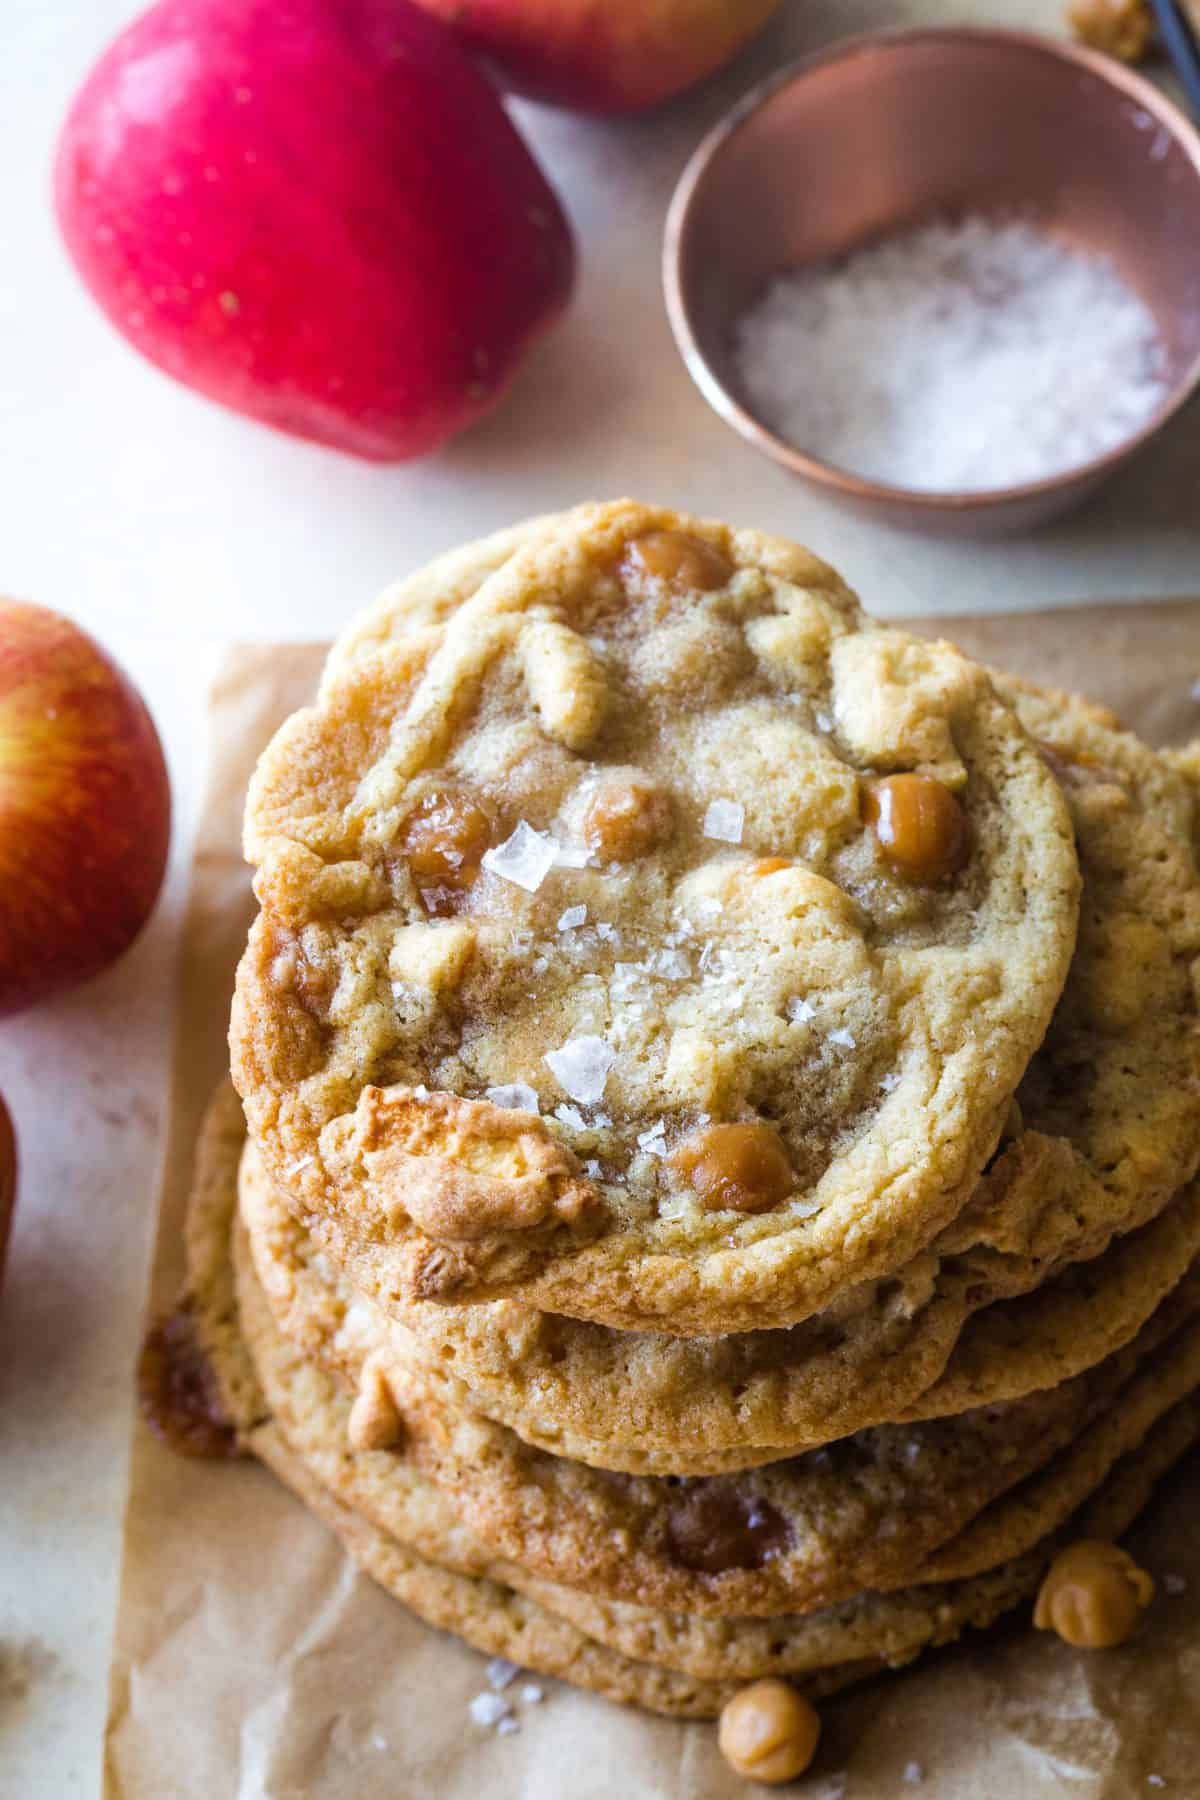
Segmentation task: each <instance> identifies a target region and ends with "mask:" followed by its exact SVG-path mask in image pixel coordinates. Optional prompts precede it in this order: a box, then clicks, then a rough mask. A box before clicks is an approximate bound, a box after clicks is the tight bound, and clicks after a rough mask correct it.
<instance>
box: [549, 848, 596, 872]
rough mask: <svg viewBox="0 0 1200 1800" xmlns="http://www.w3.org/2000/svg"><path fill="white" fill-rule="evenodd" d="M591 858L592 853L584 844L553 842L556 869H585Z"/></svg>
mask: <svg viewBox="0 0 1200 1800" xmlns="http://www.w3.org/2000/svg"><path fill="white" fill-rule="evenodd" d="M591 860H592V853H591V851H590V850H589V849H588V848H587V847H586V845H584V844H555V846H554V866H555V868H556V869H586V868H587V866H588V864H589V863H590V862H591Z"/></svg>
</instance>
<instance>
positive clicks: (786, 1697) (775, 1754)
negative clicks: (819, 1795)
mask: <svg viewBox="0 0 1200 1800" xmlns="http://www.w3.org/2000/svg"><path fill="white" fill-rule="evenodd" d="M820 1736H821V1721H820V1719H819V1718H818V1717H817V1714H816V1712H815V1711H814V1709H813V1707H812V1706H811V1704H810V1703H809V1701H807V1700H806V1699H805V1698H804V1695H803V1694H798V1693H797V1692H796V1690H795V1688H794V1687H789V1686H788V1684H787V1682H786V1681H776V1680H773V1679H769V1680H766V1681H756V1682H753V1683H752V1684H751V1686H750V1687H744V1688H743V1689H742V1691H741V1692H740V1693H739V1694H735V1695H734V1696H733V1699H732V1700H727V1701H726V1702H725V1705H724V1707H723V1709H722V1712H721V1718H720V1722H719V1724H718V1726H717V1743H718V1744H719V1746H720V1750H721V1755H722V1756H723V1757H724V1758H725V1761H726V1762H727V1763H728V1764H729V1766H730V1768H731V1769H732V1770H733V1772H734V1774H735V1775H741V1776H742V1777H743V1778H744V1779H745V1780H746V1781H757V1782H765V1783H766V1785H767V1786H768V1787H777V1786H779V1785H780V1783H782V1782H785V1781H795V1779H796V1777H797V1776H798V1775H803V1773H804V1771H805V1769H807V1768H808V1766H809V1764H810V1763H811V1762H812V1759H813V1757H814V1756H815V1755H816V1753H817V1744H818V1742H819V1740H820Z"/></svg>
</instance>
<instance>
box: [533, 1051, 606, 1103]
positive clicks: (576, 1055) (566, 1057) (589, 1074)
mask: <svg viewBox="0 0 1200 1800" xmlns="http://www.w3.org/2000/svg"><path fill="white" fill-rule="evenodd" d="M616 1060H617V1053H616V1051H615V1050H613V1049H612V1047H611V1046H610V1045H609V1044H606V1043H605V1041H604V1039H603V1038H602V1037H590V1036H589V1037H576V1038H568V1039H567V1041H566V1043H565V1044H563V1045H562V1047H561V1049H558V1050H551V1051H549V1052H548V1054H547V1055H546V1056H545V1057H544V1058H543V1061H544V1062H545V1063H546V1064H547V1065H548V1067H549V1069H550V1072H551V1074H552V1075H553V1076H554V1078H555V1080H556V1081H557V1082H558V1084H559V1086H560V1087H561V1088H563V1090H564V1091H565V1092H566V1093H568V1094H569V1095H570V1096H571V1098H572V1100H578V1102H579V1104H580V1105H581V1106H594V1105H595V1103H596V1101H597V1100H599V1099H600V1098H601V1096H602V1095H603V1093H604V1084H605V1082H606V1081H607V1080H608V1071H609V1070H610V1069H611V1068H612V1066H613V1064H614V1063H615V1062H616Z"/></svg>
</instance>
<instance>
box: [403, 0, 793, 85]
mask: <svg viewBox="0 0 1200 1800" xmlns="http://www.w3.org/2000/svg"><path fill="white" fill-rule="evenodd" d="M417 4H418V5H419V6H422V7H424V9H425V11H426V12H428V13H432V14H433V15H434V17H435V18H438V19H441V20H442V22H443V24H446V25H449V26H450V27H451V29H452V30H453V31H454V32H455V34H456V35H457V37H458V38H459V39H460V41H461V42H462V43H463V44H465V45H466V47H467V48H468V49H469V50H472V51H474V52H475V53H476V55H479V56H481V57H483V58H484V59H485V61H486V62H487V63H489V64H490V65H491V66H492V68H493V69H494V70H495V72H496V74H497V75H498V76H499V78H500V80H501V81H502V82H503V83H504V85H505V86H506V87H509V88H511V89H512V90H513V92H514V93H518V94H524V95H525V96H526V97H527V98H529V99H530V100H545V101H547V102H549V104H550V105H552V106H568V107H574V108H577V109H578V110H579V111H580V112H595V113H623V112H641V111H642V110H643V109H644V108H646V107H649V106H657V105H659V104H660V102H662V101H663V100H669V99H670V98H671V96H672V95H673V94H679V93H682V92H683V90H684V88H689V87H692V86H693V85H694V84H695V83H696V82H697V81H701V80H703V78H704V77H705V76H706V75H711V74H712V73H713V71H714V70H715V69H719V68H720V67H721V66H722V65H723V64H724V63H727V62H728V61H729V59H730V57H731V56H733V55H735V54H736V52H737V51H738V50H740V49H741V47H742V45H743V44H745V43H746V42H747V41H748V40H749V39H750V38H751V37H753V36H754V34H755V32H756V31H758V30H759V28H760V27H761V26H762V25H764V24H765V23H766V21H767V20H768V19H769V18H770V16H771V14H772V13H773V12H775V11H776V10H777V8H778V6H779V0H641V3H640V4H638V5H632V4H621V3H620V0H417Z"/></svg>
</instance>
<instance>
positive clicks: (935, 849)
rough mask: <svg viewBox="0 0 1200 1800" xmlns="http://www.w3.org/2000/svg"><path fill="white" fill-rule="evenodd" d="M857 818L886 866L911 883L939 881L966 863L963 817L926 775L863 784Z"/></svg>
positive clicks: (966, 835) (966, 831) (949, 795)
mask: <svg viewBox="0 0 1200 1800" xmlns="http://www.w3.org/2000/svg"><path fill="white" fill-rule="evenodd" d="M863 817H864V819H865V820H866V822H867V824H868V825H869V826H870V828H871V830H872V831H873V832H874V833H875V836H876V838H877V839H878V840H879V847H880V849H881V850H882V851H883V854H884V856H885V857H886V858H887V860H888V862H890V863H891V865H892V867H893V868H894V869H897V870H898V871H899V873H900V874H901V875H908V876H910V877H911V878H912V880H914V881H942V880H944V878H945V877H946V876H947V875H954V874H956V873H957V872H958V870H959V869H961V868H962V866H963V864H964V863H965V862H966V860H967V856H968V853H969V850H970V831H969V829H968V826H967V818H966V814H965V813H964V812H963V809H962V807H961V806H960V805H959V803H958V801H957V800H956V799H955V797H954V795H953V794H952V793H951V792H950V789H949V788H948V787H946V786H945V785H944V783H943V782H940V781H938V780H936V779H935V777H934V776H932V775H888V776H886V777H885V778H884V779H883V780H882V781H871V782H868V784H867V789H866V794H865V796H864V800H863Z"/></svg>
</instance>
